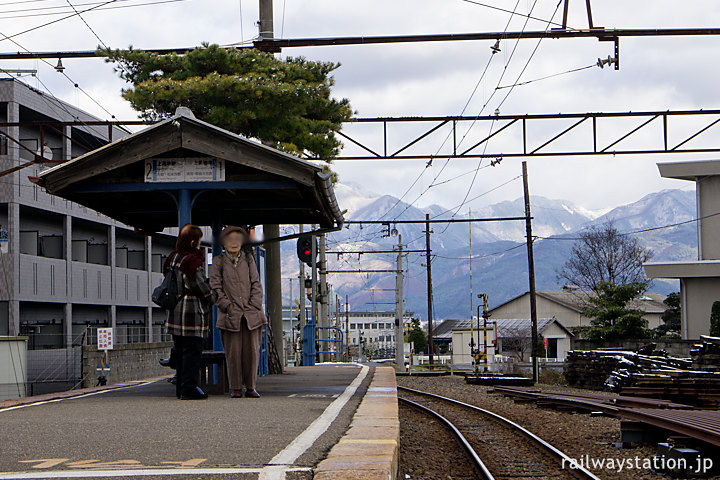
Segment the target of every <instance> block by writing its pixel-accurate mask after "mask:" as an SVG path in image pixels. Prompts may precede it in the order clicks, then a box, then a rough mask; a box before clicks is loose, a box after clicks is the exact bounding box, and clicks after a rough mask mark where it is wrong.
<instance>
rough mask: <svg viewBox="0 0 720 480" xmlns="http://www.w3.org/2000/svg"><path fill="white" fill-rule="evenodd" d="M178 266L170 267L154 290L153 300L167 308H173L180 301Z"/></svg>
mask: <svg viewBox="0 0 720 480" xmlns="http://www.w3.org/2000/svg"><path fill="white" fill-rule="evenodd" d="M178 285H179V279H178V271H177V267H172V268H170V269H168V273H167V275H165V278H164V279H163V281H162V283H161V284H160V285H159V286H158V287H156V288H155V290H153V294H152V301H153V303H155V304H156V305H158V306H159V307H162V308H164V309H165V310H173V309H174V308H175V306H176V305H177V304H178V302H179V301H180V289H179V287H178Z"/></svg>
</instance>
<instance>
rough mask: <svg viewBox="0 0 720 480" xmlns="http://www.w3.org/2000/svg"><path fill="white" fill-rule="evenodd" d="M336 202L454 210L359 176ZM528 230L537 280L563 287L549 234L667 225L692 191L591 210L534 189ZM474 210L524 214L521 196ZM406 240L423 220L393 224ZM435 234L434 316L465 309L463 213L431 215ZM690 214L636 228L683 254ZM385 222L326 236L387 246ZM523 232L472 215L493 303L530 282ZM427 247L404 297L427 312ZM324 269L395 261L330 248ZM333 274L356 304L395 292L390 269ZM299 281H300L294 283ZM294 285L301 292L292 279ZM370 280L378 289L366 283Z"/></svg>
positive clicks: (356, 208)
mask: <svg viewBox="0 0 720 480" xmlns="http://www.w3.org/2000/svg"><path fill="white" fill-rule="evenodd" d="M335 191H336V195H337V198H338V202H339V204H340V207H341V208H342V209H343V210H345V209H347V213H346V215H345V217H346V219H348V220H361V219H362V220H377V219H380V220H388V221H389V222H390V223H392V220H399V219H424V218H425V214H426V213H429V214H430V216H431V217H437V218H450V217H451V216H453V214H454V213H455V212H454V211H452V210H450V211H448V209H447V208H446V207H445V206H442V205H432V206H429V207H427V208H417V207H414V206H410V205H408V204H407V203H405V202H403V201H398V199H397V198H396V197H393V196H391V195H377V194H374V193H372V192H368V191H366V190H364V189H362V188H360V187H358V186H356V185H352V184H338V185H336V187H335ZM531 208H532V215H533V233H534V234H535V235H537V236H538V237H542V238H548V239H546V240H545V239H541V240H538V241H536V243H535V269H536V282H537V287H538V289H545V290H550V289H557V288H561V287H562V285H561V282H560V281H559V280H558V278H557V270H558V269H560V268H561V267H562V265H563V264H564V262H565V261H566V259H567V258H568V255H569V252H570V249H571V247H572V244H573V242H572V241H556V240H553V239H552V238H553V237H574V236H576V235H577V233H578V232H579V231H581V230H582V229H583V228H586V227H588V226H591V225H599V224H602V223H605V222H608V221H612V222H614V224H615V225H616V227H617V228H618V229H619V230H620V231H622V232H629V231H637V230H643V229H648V228H653V227H657V226H663V225H670V224H675V223H679V222H683V221H686V220H691V219H692V218H694V217H695V193H694V191H692V190H664V191H661V192H657V193H653V194H650V195H647V196H645V197H644V198H642V199H640V200H638V201H637V202H634V203H631V204H628V205H623V206H620V207H617V208H614V209H612V210H609V211H608V210H605V211H590V210H587V209H584V208H582V207H579V206H577V205H574V204H573V203H572V202H568V201H564V200H554V199H548V198H544V197H531ZM470 214H471V215H472V216H473V217H508V216H523V215H524V203H523V200H522V199H517V200H513V201H505V202H500V203H497V204H493V205H488V206H485V207H482V208H478V209H475V210H473V211H472V212H471V213H470ZM467 215H468V212H467V210H466V211H465V212H457V214H456V215H454V218H467ZM395 228H397V230H398V231H399V232H400V234H401V235H402V241H403V244H406V247H405V248H406V250H407V249H410V250H422V249H424V247H425V235H424V233H423V232H424V229H425V226H424V225H423V224H397V225H395ZM432 228H433V231H434V233H433V235H432V237H431V243H432V244H431V248H432V252H433V255H434V257H433V258H434V260H433V288H434V291H435V309H436V316H437V318H444V317H448V316H467V315H468V314H469V311H468V309H469V272H470V260H469V254H470V248H469V240H470V232H469V225H468V224H467V223H453V224H447V225H442V224H434V225H433V227H432ZM695 228H696V226H695V224H694V223H692V222H691V223H687V224H684V225H679V226H675V227H672V228H665V229H660V230H652V231H648V232H644V233H639V234H638V237H639V238H640V239H641V240H642V242H643V243H644V244H645V245H646V246H648V247H650V248H652V249H653V250H654V252H655V257H654V260H684V259H693V258H696V256H697V239H696V235H695ZM384 230H386V227H383V226H382V225H377V224H365V225H362V226H359V225H350V226H347V227H346V228H344V229H343V230H342V231H341V232H336V233H333V234H331V235H329V236H328V239H327V242H328V250H329V251H338V250H346V251H358V250H364V251H372V250H380V249H382V250H386V249H390V250H391V249H392V247H393V245H395V244H396V243H397V241H398V239H397V238H396V237H392V236H385V237H384V236H383V231H384ZM524 241H525V224H524V222H522V221H518V222H488V223H474V224H472V257H473V260H472V267H473V284H474V285H475V291H476V293H477V292H480V291H484V292H487V293H489V295H490V298H491V303H492V304H498V303H500V302H502V301H505V300H507V299H509V298H511V297H513V296H515V295H518V294H520V293H522V292H524V291H526V290H527V288H528V287H527V253H526V251H525V248H524V247H523V246H522V245H521V244H522V243H523V242H524ZM283 249H284V251H285V252H286V253H287V255H284V263H283V276H284V277H291V276H294V277H296V276H297V273H298V262H297V260H296V257H295V255H294V249H295V245H294V243H293V242H285V243H284V244H283ZM424 262H425V257H424V255H423V254H421V253H410V254H408V255H407V258H406V261H405V268H406V283H405V298H406V302H407V309H408V310H409V311H414V312H416V313H417V314H418V315H419V316H420V317H422V318H425V317H426V282H425V274H424V270H425V268H424V266H423V265H424ZM328 263H329V265H328V267H329V268H330V269H348V270H352V269H359V268H362V269H392V268H394V267H395V255H393V254H364V255H362V256H359V255H356V254H352V255H350V254H346V255H328ZM330 283H331V284H332V285H333V288H334V289H335V291H337V292H338V293H340V294H342V295H343V296H345V295H348V296H349V297H350V305H351V308H352V309H353V310H363V309H370V310H372V309H391V308H392V306H391V305H378V304H373V303H372V302H378V303H382V302H391V301H393V299H394V294H393V292H391V291H383V290H381V289H391V288H394V285H395V279H394V275H393V274H343V275H334V276H331V278H330ZM295 285H297V283H296V284H295ZM294 288H295V295H297V292H298V291H297V286H296V287H294ZM652 288H653V289H654V290H655V291H659V292H661V293H668V292H670V291H673V290H676V289H677V286H676V285H675V283H674V282H671V281H655V282H654V284H653V287H652ZM371 289H375V290H371Z"/></svg>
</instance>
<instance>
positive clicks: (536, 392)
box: [494, 387, 692, 415]
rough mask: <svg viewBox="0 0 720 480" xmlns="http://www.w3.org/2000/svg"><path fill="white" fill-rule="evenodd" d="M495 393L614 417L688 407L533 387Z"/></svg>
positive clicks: (502, 388)
mask: <svg viewBox="0 0 720 480" xmlns="http://www.w3.org/2000/svg"><path fill="white" fill-rule="evenodd" d="M494 391H495V392H496V393H501V394H503V395H504V396H506V397H513V398H517V399H522V400H529V401H534V402H536V403H537V404H538V405H540V406H553V407H571V408H573V409H576V410H578V411H588V412H596V411H600V412H603V413H606V414H608V415H617V413H618V411H619V410H620V409H621V408H660V409H672V410H688V409H691V408H692V407H691V406H689V405H683V404H678V403H674V402H671V401H669V400H662V399H654V398H643V397H633V396H624V395H608V394H604V393H591V392H588V393H577V392H550V391H543V390H540V389H537V388H523V387H495V389H494Z"/></svg>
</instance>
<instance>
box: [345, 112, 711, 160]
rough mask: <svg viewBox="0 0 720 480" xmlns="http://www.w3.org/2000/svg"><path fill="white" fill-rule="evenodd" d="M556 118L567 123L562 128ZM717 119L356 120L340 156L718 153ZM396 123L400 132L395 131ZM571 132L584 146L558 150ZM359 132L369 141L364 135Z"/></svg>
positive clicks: (673, 115)
mask: <svg viewBox="0 0 720 480" xmlns="http://www.w3.org/2000/svg"><path fill="white" fill-rule="evenodd" d="M557 120H564V121H565V123H564V124H563V125H562V126H561V127H560V128H558V127H557ZM718 122H720V110H666V111H644V112H590V113H557V114H532V115H485V116H479V117H475V116H439V117H377V118H356V119H354V120H352V121H351V122H349V123H347V124H346V125H345V128H344V129H343V131H341V132H339V135H340V136H341V137H343V138H344V139H345V140H346V141H347V142H349V143H351V144H353V145H354V146H355V147H357V148H355V149H354V150H356V151H357V150H358V149H359V151H358V153H356V154H349V153H343V154H342V155H341V156H339V157H338V158H337V159H336V160H410V159H425V160H429V159H433V158H506V157H508V158H509V157H547V156H588V155H627V154H664V153H711V152H720V145H718V144H717V142H712V141H709V142H702V140H704V138H703V134H705V133H706V132H708V130H710V129H711V128H712V127H714V126H715V125H716V124H717V123H718ZM628 123H630V125H629V126H628V125H627V124H628ZM688 123H693V124H694V125H695V126H694V128H693V129H692V130H691V131H690V132H687V131H685V130H687V124H688ZM361 125H365V126H369V127H370V131H369V132H368V131H365V132H361V131H359V129H358V128H357V127H359V126H361ZM483 126H484V127H486V129H485V130H483ZM410 127H413V128H414V129H415V132H416V133H415V135H413V136H412V137H411V138H409V139H407V138H405V139H401V137H402V136H403V133H404V132H406V131H407V130H408V129H409V128H410ZM487 127H490V128H487ZM392 128H395V129H396V130H397V133H395V134H393V132H391V130H392ZM471 128H472V129H478V130H479V131H487V132H488V133H487V134H485V135H484V136H483V137H482V138H481V139H480V140H476V141H473V142H470V143H469V144H468V145H467V146H462V147H461V144H462V139H461V138H460V136H463V137H464V136H466V135H467V132H468V131H469V130H470V129H471ZM583 128H585V130H583ZM570 132H573V133H574V134H575V135H574V137H573V140H574V142H575V143H576V144H578V145H579V147H576V148H573V149H570V148H562V147H558V148H553V147H555V146H557V145H558V143H559V142H558V140H559V139H560V138H562V137H563V136H565V135H567V134H568V133H570ZM639 132H642V133H645V132H650V133H651V134H652V135H651V138H650V139H648V138H640V137H641V134H639ZM360 134H364V135H363V138H370V140H360V139H359V138H360V137H359V135H360ZM438 137H441V139H442V138H445V139H447V142H446V145H445V146H444V147H443V149H441V150H438V147H437V142H436V140H438ZM500 137H502V139H503V147H507V148H500V147H494V148H492V149H490V148H489V147H490V145H491V142H490V140H492V139H498V138H500ZM458 140H460V141H458ZM628 140H632V144H628V142H627V141H628ZM389 145H395V146H394V147H393V148H390V147H389ZM508 145H509V147H508ZM346 151H347V149H346Z"/></svg>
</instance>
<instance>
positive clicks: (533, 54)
mask: <svg viewBox="0 0 720 480" xmlns="http://www.w3.org/2000/svg"><path fill="white" fill-rule="evenodd" d="M537 1H538V0H535V1H534V2H533V5H532V7H531V8H530V14H532V12H533V11H534V9H535V6H536V5H537ZM562 2H563V0H559V1H558V3H557V5H556V6H555V11H554V12H553V14H552V17H550V20H549V22H552V21H553V20H554V18H555V15H557V12H558V10H559V9H560V5H561V4H562ZM528 20H529V19H526V20H525V23H524V24H523V28H522V31H523V32H524V31H525V28H526V27H527V23H528ZM549 22H548V24H547V25H546V27H545V30H547V29H549V28H550V23H549ZM520 40H521V39H520V38H518V39H517V40H516V41H515V45H514V47H513V49H512V52H511V53H510V57H509V58H508V60H507V62H506V64H505V68H504V69H503V71H502V73H501V75H500V79H499V80H498V84H497V86H498V87H499V86H500V84H501V83H502V79H503V78H504V76H505V73H506V72H507V67H508V65H509V64H510V61H511V60H512V58H513V56H514V55H515V51H516V50H517V47H518V45H519V43H520ZM541 42H542V38H541V39H539V40H538V42H537V43H536V45H535V48H534V49H533V51H532V53H531V54H530V57H529V58H528V60H527V61H526V62H525V65H524V66H523V68H522V70H521V71H520V74H519V75H518V76H517V79H516V80H515V82H514V83H517V82H518V81H519V80H520V78H521V77H522V75H523V73H525V70H526V69H527V67H528V65H529V64H530V61H531V60H532V59H533V57H534V56H535V53H537V50H538V48H539V47H540V43H541ZM513 90H514V87H511V88H510V89H509V90H508V92H507V94H506V95H505V97H504V98H503V99H502V101H501V102H500V104H499V105H498V106H497V108H496V111H497V109H499V108H500V107H501V106H502V104H503V103H504V102H505V100H507V98H508V97H509V96H510V94H511V93H512V92H513ZM497 91H498V89H497V87H496V88H495V90H493V91H492V93H491V94H490V97H489V98H488V100H487V101H486V102H485V105H483V108H482V109H481V110H480V112H479V113H478V115H477V117H476V118H475V120H473V123H472V124H471V125H470V127H469V128H468V130H467V131H466V132H465V135H464V136H463V138H462V139H461V140H460V143H459V144H462V142H463V141H464V140H465V138H466V137H467V135H468V134H469V133H470V129H471V128H472V126H473V125H474V123H475V122H476V121H477V119H479V118H480V115H481V114H482V112H483V110H484V109H485V107H486V106H487V105H488V104H489V103H490V101H491V100H492V98H493V97H494V95H495V93H496V92H497ZM494 125H495V120H494V119H493V121H492V122H491V123H490V130H489V133H488V135H491V134H492V130H493V126H494ZM489 143H490V140H489V139H488V140H487V141H486V142H484V146H483V154H485V152H486V151H487V147H488V145H489ZM482 161H483V159H482V158H480V160H479V161H478V167H477V170H476V172H475V175H473V178H472V180H471V182H470V186H469V187H468V190H467V192H466V193H465V197H464V198H463V201H462V202H461V203H460V204H459V205H458V206H457V210H456V211H455V213H453V216H455V215H456V214H457V213H458V212H459V211H460V208H462V207H463V206H465V205H466V204H467V203H468V201H469V200H468V197H469V196H470V192H471V191H472V188H473V186H474V185H475V180H476V179H477V173H478V172H479V171H480V166H481V165H482ZM449 226H450V224H448V225H446V226H445V229H444V230H443V232H441V233H444V232H445V231H447V229H448V228H449Z"/></svg>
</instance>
